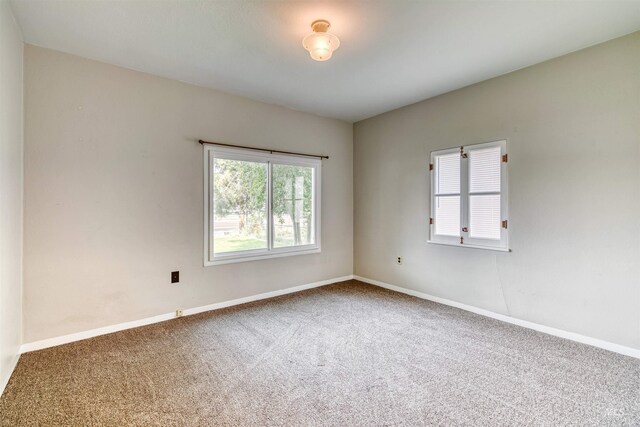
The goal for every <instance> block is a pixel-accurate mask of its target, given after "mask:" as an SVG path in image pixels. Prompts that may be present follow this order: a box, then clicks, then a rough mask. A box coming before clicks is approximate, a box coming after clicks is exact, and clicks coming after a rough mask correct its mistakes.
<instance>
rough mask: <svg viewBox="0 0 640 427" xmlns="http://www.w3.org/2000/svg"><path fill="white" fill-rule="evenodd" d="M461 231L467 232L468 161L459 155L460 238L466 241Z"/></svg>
mask: <svg viewBox="0 0 640 427" xmlns="http://www.w3.org/2000/svg"><path fill="white" fill-rule="evenodd" d="M463 230H469V159H468V158H466V157H465V156H463V155H462V153H460V236H461V237H462V238H463V239H465V240H466V239H467V238H468V234H469V232H468V231H463ZM461 242H462V241H461Z"/></svg>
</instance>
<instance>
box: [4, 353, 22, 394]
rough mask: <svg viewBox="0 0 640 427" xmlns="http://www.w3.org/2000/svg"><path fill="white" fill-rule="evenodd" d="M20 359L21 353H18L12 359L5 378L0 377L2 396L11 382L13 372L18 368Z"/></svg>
mask: <svg viewBox="0 0 640 427" xmlns="http://www.w3.org/2000/svg"><path fill="white" fill-rule="evenodd" d="M19 359H20V355H19V354H16V355H15V356H14V358H13V360H12V361H11V364H10V365H9V366H10V369H9V372H8V373H7V374H6V375H5V376H4V377H3V378H0V396H2V393H4V389H5V388H6V387H7V384H9V380H10V379H11V374H13V371H14V369H16V366H17V365H18V360H19Z"/></svg>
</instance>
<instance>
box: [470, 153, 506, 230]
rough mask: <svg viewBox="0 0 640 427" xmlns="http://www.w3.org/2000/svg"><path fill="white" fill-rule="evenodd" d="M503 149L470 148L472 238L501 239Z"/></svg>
mask: <svg viewBox="0 0 640 427" xmlns="http://www.w3.org/2000/svg"><path fill="white" fill-rule="evenodd" d="M501 161H502V157H501V151H500V147H490V148H483V149H477V150H470V151H469V237H471V238H478V239H492V240H500V237H501V220H502V218H501V217H500V213H501V210H500V209H501V188H500V179H501V176H500V171H501Z"/></svg>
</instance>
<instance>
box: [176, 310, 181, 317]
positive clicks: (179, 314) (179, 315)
mask: <svg viewBox="0 0 640 427" xmlns="http://www.w3.org/2000/svg"><path fill="white" fill-rule="evenodd" d="M176 317H182V309H181V308H179V309H177V310H176Z"/></svg>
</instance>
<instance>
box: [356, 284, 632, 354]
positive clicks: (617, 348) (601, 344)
mask: <svg viewBox="0 0 640 427" xmlns="http://www.w3.org/2000/svg"><path fill="white" fill-rule="evenodd" d="M353 278H354V279H355V280H359V281H361V282H365V283H369V284H371V285H375V286H379V287H381V288H385V289H390V290H392V291H396V292H401V293H403V294H407V295H411V296H414V297H418V298H422V299H426V300H429V301H433V302H437V303H440V304H444V305H449V306H451V307H456V308H459V309H462V310H466V311H470V312H472V313H476V314H480V315H482V316H487V317H491V318H492V319H497V320H501V321H503V322H507V323H512V324H514V325H518V326H522V327H524V328H529V329H533V330H535V331H538V332H543V333H545V334H549V335H554V336H556V337H560V338H566V339H568V340H571V341H576V342H579V343H582V344H587V345H591V346H593V347H598V348H602V349H605V350H609V351H613V352H615V353H620V354H624V355H625V356H631V357H635V358H638V359H640V349H636V348H632V347H626V346H624V345H620V344H615V343H612V342H609V341H604V340H600V339H597V338H592V337H588V336H586V335H580V334H577V333H575V332H569V331H565V330H562V329H556V328H552V327H550V326H545V325H540V324H538V323H534V322H529V321H527V320H521V319H517V318H515V317H511V316H506V315H504V314H499V313H494V312H493V311H489V310H484V309H482V308H478V307H474V306H472V305H467V304H462V303H459V302H456V301H452V300H448V299H445V298H440V297H436V296H433V295H429V294H425V293H423V292H419V291H414V290H413V289H407V288H403V287H400V286H395V285H390V284H388V283H384V282H380V281H378V280H373V279H368V278H366V277H361V276H358V275H354V276H353Z"/></svg>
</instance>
